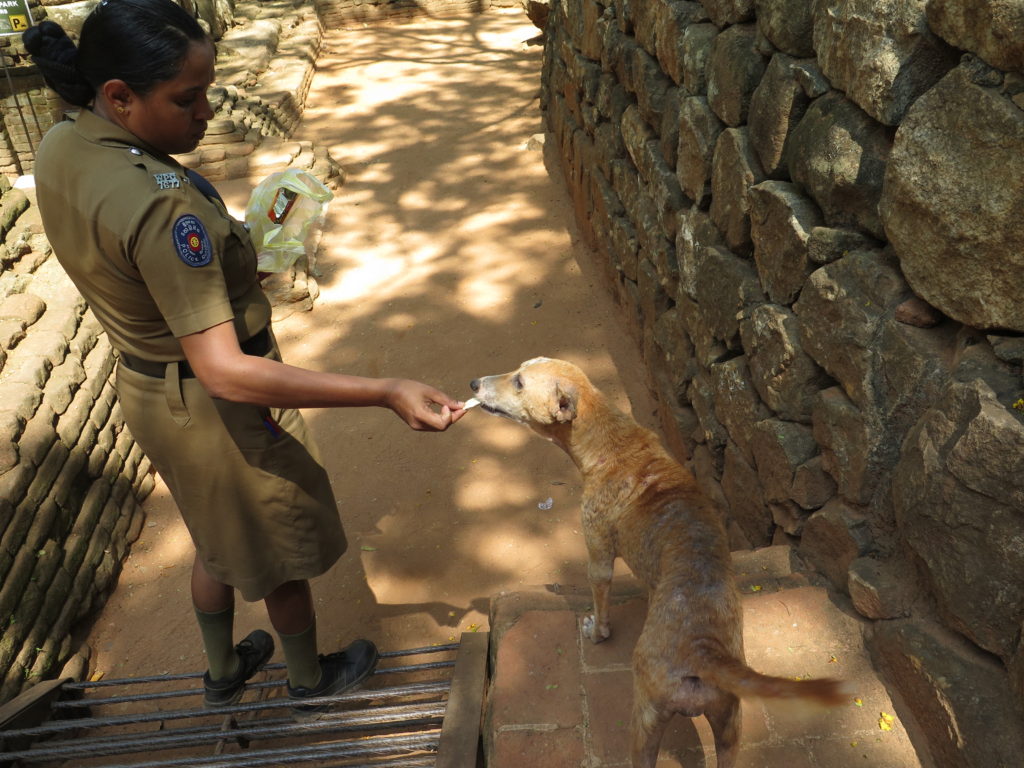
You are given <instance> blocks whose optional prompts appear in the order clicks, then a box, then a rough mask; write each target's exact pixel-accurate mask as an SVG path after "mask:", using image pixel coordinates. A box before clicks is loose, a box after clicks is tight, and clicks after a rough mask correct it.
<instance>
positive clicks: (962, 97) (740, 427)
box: [542, 0, 1024, 768]
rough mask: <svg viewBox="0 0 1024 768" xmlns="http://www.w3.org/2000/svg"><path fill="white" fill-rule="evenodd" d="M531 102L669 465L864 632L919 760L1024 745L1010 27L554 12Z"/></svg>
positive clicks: (631, 10)
mask: <svg viewBox="0 0 1024 768" xmlns="http://www.w3.org/2000/svg"><path fill="white" fill-rule="evenodd" d="M546 38H547V39H546V43H545V65H544V73H543V82H542V88H543V106H544V108H545V110H546V115H547V121H548V125H549V127H550V130H551V131H552V133H553V134H554V136H555V141H556V145H557V146H556V150H555V151H556V152H557V154H558V156H559V157H560V159H561V162H562V164H563V169H564V173H565V177H566V180H567V182H568V185H569V188H570V190H571V194H572V196H573V199H574V203H575V210H576V215H577V219H578V221H579V224H580V227H581V228H582V230H583V232H584V233H585V236H586V237H587V239H588V241H589V243H590V244H591V245H592V246H593V248H594V249H595V251H596V252H597V253H598V254H599V259H600V260H601V263H602V264H603V268H604V271H605V276H606V279H607V283H608V285H609V286H610V288H611V290H612V291H613V292H614V294H615V296H616V297H617V299H618V300H619V302H620V303H621V305H622V306H623V307H624V308H625V310H626V315H627V317H628V319H629V323H630V326H631V327H632V329H633V330H634V331H635V334H636V338H637V341H638V343H639V344H641V345H642V348H643V352H644V359H645V362H646V366H647V369H648V373H649V381H650V386H651V388H652V389H653V390H654V391H655V392H656V393H657V395H658V398H659V402H660V405H661V409H662V421H663V425H664V428H665V432H666V434H667V435H668V436H669V440H670V442H671V443H672V448H673V450H674V451H675V452H676V453H677V454H678V455H679V456H680V457H681V458H682V459H683V460H684V461H687V462H689V463H690V464H691V465H692V466H693V468H694V469H695V471H696V473H697V475H698V477H699V478H700V480H701V482H702V484H703V485H704V486H705V487H706V489H707V490H708V492H709V493H710V494H711V495H713V496H714V497H715V498H717V499H718V500H719V501H720V502H721V504H722V505H723V507H724V508H725V509H726V510H727V511H728V514H729V520H730V528H731V536H732V538H733V542H734V545H735V546H736V547H737V548H742V547H761V546H764V545H767V544H770V543H781V542H789V543H790V544H791V545H792V546H793V547H794V550H795V552H797V553H798V554H799V556H800V557H801V558H803V559H804V560H805V561H806V562H807V563H808V564H809V565H810V567H812V568H814V569H816V570H817V571H818V572H820V573H821V574H822V575H823V576H824V577H826V578H828V579H829V580H830V581H831V582H832V583H833V585H834V586H835V587H836V588H837V589H839V590H840V591H842V592H844V593H846V594H847V595H849V597H850V598H851V603H852V605H853V606H854V607H855V609H856V610H857V611H858V612H859V613H860V614H861V615H862V616H863V617H864V618H865V619H866V620H868V626H869V630H868V632H867V637H868V642H869V644H870V647H871V649H872V653H873V654H874V657H875V659H876V662H877V663H878V665H879V666H880V668H881V669H883V670H884V671H885V672H886V673H888V675H889V676H890V677H891V680H892V683H893V686H894V688H895V690H897V691H898V692H899V693H901V694H902V696H903V698H904V701H905V706H904V708H903V710H902V711H901V714H903V715H904V716H905V719H907V720H908V721H916V722H917V724H918V725H919V727H920V729H921V732H922V733H924V734H925V739H924V740H923V742H922V744H920V745H919V746H920V748H921V749H927V750H928V751H929V752H930V753H931V756H932V758H933V759H934V761H935V763H936V764H937V765H942V766H976V767H977V768H981V767H982V766H996V765H1012V764H1015V763H1016V762H1017V761H1019V754H1020V751H1021V748H1022V747H1024V733H1022V731H1024V727H1022V723H1024V718H1022V711H1024V709H1022V699H1024V646H1022V638H1021V630H1022V626H1024V504H1022V501H1024V494H1022V492H1021V487H1022V485H1021V482H1022V481H1021V477H1022V473H1021V468H1022V466H1021V465H1022V462H1024V458H1022V457H1024V450H1022V449H1024V386H1022V381H1021V363H1022V361H1024V340H1022V338H1021V333H1022V332H1024V310H1022V309H1021V308H1022V306H1024V303H1022V302H1021V299H1020V289H1019V281H1018V280H1017V279H1016V270H1017V265H1018V261H1019V260H1020V259H1022V258H1024V255H1022V254H1024V217H1022V216H1021V214H1020V212H1021V210H1024V187H1022V186H1021V184H1020V178H1021V175H1022V174H1021V170H1022V169H1021V163H1022V162H1024V159H1022V158H1024V151H1022V150H1024V112H1022V109H1024V42H1022V41H1024V18H1022V17H1021V15H1020V14H1019V13H1016V12H1011V11H1010V10H1008V6H1007V5H1006V4H1004V3H999V2H996V1H995V0H930V1H926V0H911V1H910V2H901V3H892V2H877V0H815V2H806V0H802V1H800V0H703V1H702V2H685V1H684V0H556V1H555V2H554V4H553V6H552V9H551V17H550V21H549V23H548V27H547V30H546Z"/></svg>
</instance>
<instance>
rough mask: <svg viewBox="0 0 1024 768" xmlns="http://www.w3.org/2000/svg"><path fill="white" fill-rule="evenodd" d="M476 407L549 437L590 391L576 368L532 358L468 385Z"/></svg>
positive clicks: (586, 382)
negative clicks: (510, 369) (478, 406)
mask: <svg viewBox="0 0 1024 768" xmlns="http://www.w3.org/2000/svg"><path fill="white" fill-rule="evenodd" d="M469 386H470V389H472V390H473V392H474V394H475V395H476V397H477V399H478V400H479V401H480V407H481V408H483V409H484V410H485V411H488V412H489V413H494V414H497V415H499V416H504V417H506V418H509V419H512V420H513V421H517V422H519V423H520V424H525V425H527V426H528V427H530V428H532V429H534V430H535V431H537V432H539V433H540V434H542V435H545V436H550V434H551V433H552V432H553V431H555V430H556V429H557V428H558V427H559V426H560V425H565V424H569V423H571V422H572V421H573V420H574V419H575V418H576V416H577V413H578V411H579V405H580V397H581V395H583V396H585V393H587V392H590V391H591V390H592V386H591V384H590V381H589V380H588V379H587V377H586V375H585V374H584V373H583V371H581V370H580V369H579V368H578V367H576V366H575V365H573V364H572V363H568V362H566V361H564V360H552V359H550V358H547V357H535V358H533V359H532V360H527V361H526V362H525V363H523V364H522V365H520V366H519V367H518V368H517V369H516V370H514V371H511V372H509V373H502V374H498V375H496V376H484V377H482V378H479V379H473V381H471V382H470V383H469Z"/></svg>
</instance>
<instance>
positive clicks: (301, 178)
mask: <svg viewBox="0 0 1024 768" xmlns="http://www.w3.org/2000/svg"><path fill="white" fill-rule="evenodd" d="M333 197H334V193H333V192H331V190H329V189H328V188H327V187H325V186H324V185H323V184H322V183H321V182H320V181H319V180H318V179H317V178H316V177H314V176H313V175H312V174H309V173H307V172H306V171H300V170H298V169H297V168H289V169H287V170H285V171H278V172H277V173H272V174H270V175H269V176H267V178H265V179H264V180H263V181H261V182H260V183H259V184H257V185H256V188H255V189H254V190H253V191H252V195H250V196H249V203H248V204H247V205H246V207H245V223H246V226H247V227H248V228H249V236H250V237H252V242H253V245H254V246H255V247H256V268H257V269H258V270H259V271H260V272H284V271H285V270H286V269H289V268H290V267H291V266H292V265H293V264H294V263H295V262H296V261H297V260H298V259H299V258H300V257H302V256H304V255H305V253H306V240H307V238H308V237H309V235H310V233H311V232H312V231H313V230H314V228H316V229H319V228H320V227H321V226H322V225H323V219H324V216H325V215H326V213H327V204H328V202H330V200H331V199H332V198H333Z"/></svg>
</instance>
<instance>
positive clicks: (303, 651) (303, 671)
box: [277, 619, 320, 688]
mask: <svg viewBox="0 0 1024 768" xmlns="http://www.w3.org/2000/svg"><path fill="white" fill-rule="evenodd" d="M277 636H278V637H279V638H280V639H281V650H283V651H284V662H285V664H286V665H287V666H288V682H289V684H290V685H291V686H292V688H313V687H315V686H316V685H317V684H318V683H319V682H320V657H319V656H318V655H317V645H316V619H313V623H312V624H310V625H309V627H308V628H307V629H304V630H303V631H302V632H298V633H296V634H294V635H284V634H281V633H280V632H278V633H277Z"/></svg>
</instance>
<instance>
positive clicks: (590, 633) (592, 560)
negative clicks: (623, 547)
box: [583, 525, 615, 643]
mask: <svg viewBox="0 0 1024 768" xmlns="http://www.w3.org/2000/svg"><path fill="white" fill-rule="evenodd" d="M584 538H585V539H586V542H587V552H588V554H589V558H588V560H587V579H588V580H589V581H590V590H591V592H592V593H593V596H594V613H593V614H592V615H590V616H587V617H585V618H584V619H583V636H584V637H586V638H587V639H588V640H590V641H592V642H595V643H600V642H601V641H602V640H607V639H608V638H609V637H611V634H612V628H611V622H610V620H609V618H608V603H609V598H610V594H611V585H612V571H613V566H614V564H615V550H614V548H613V547H612V543H611V539H610V538H609V537H607V536H605V535H602V532H600V531H594V530H593V529H592V528H588V527H587V526H586V525H584Z"/></svg>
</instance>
